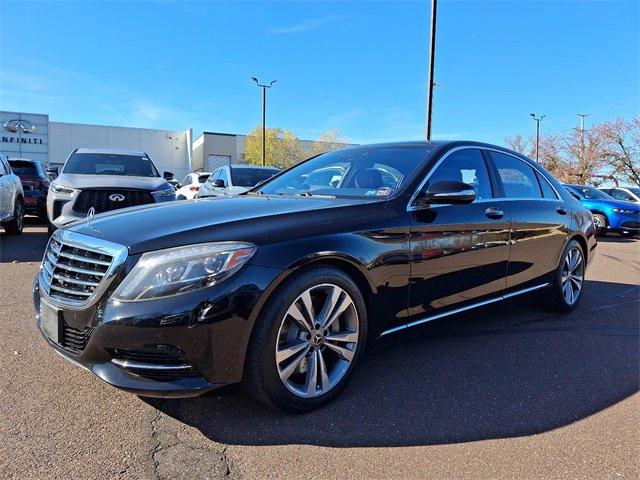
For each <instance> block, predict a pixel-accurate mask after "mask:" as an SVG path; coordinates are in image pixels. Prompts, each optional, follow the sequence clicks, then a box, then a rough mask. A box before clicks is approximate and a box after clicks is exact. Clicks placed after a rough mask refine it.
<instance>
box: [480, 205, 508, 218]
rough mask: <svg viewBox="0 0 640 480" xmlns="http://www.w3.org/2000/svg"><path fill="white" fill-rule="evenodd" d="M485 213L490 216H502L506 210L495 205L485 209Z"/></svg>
mask: <svg viewBox="0 0 640 480" xmlns="http://www.w3.org/2000/svg"><path fill="white" fill-rule="evenodd" d="M484 214H485V215H486V216H487V217H489V218H495V219H498V218H502V217H504V212H503V211H502V210H498V209H497V208H494V207H489V208H487V209H486V210H485V211H484Z"/></svg>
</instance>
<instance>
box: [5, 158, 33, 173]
mask: <svg viewBox="0 0 640 480" xmlns="http://www.w3.org/2000/svg"><path fill="white" fill-rule="evenodd" d="M9 165H11V170H13V173H15V174H16V175H33V176H36V175H38V169H37V168H36V164H35V163H33V162H25V161H24V160H9Z"/></svg>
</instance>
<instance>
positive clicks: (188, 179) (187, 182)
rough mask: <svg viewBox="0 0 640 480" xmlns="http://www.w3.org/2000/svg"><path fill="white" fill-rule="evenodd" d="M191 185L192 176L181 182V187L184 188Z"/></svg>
mask: <svg viewBox="0 0 640 480" xmlns="http://www.w3.org/2000/svg"><path fill="white" fill-rule="evenodd" d="M190 183H191V175H187V176H186V177H184V178H183V179H182V182H180V185H182V186H183V187H184V186H185V185H189V184H190Z"/></svg>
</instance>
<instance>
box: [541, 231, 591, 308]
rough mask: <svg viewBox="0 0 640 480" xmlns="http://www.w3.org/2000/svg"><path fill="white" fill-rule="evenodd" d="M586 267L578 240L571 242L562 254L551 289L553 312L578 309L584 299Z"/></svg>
mask: <svg viewBox="0 0 640 480" xmlns="http://www.w3.org/2000/svg"><path fill="white" fill-rule="evenodd" d="M585 267H586V261H585V257H584V251H583V250H582V246H581V245H580V243H578V242H577V241H576V240H571V241H570V242H569V243H568V244H567V246H566V247H565V249H564V251H563V253H562V260H561V261H560V265H558V268H557V270H556V274H555V277H556V278H555V282H554V284H553V286H552V287H551V288H552V295H551V303H550V304H549V306H550V307H551V309H552V310H556V311H559V312H569V311H571V310H573V309H574V308H575V307H576V305H577V304H578V302H579V301H580V298H582V287H583V285H584V274H585Z"/></svg>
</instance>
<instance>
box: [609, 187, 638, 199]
mask: <svg viewBox="0 0 640 480" xmlns="http://www.w3.org/2000/svg"><path fill="white" fill-rule="evenodd" d="M609 195H611V196H612V197H613V198H615V199H616V200H623V201H625V202H633V201H635V200H634V199H633V197H632V196H631V195H629V194H628V193H627V192H625V191H624V190H618V189H613V190H611V192H610V193H609Z"/></svg>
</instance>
